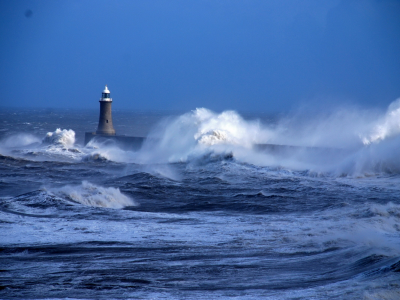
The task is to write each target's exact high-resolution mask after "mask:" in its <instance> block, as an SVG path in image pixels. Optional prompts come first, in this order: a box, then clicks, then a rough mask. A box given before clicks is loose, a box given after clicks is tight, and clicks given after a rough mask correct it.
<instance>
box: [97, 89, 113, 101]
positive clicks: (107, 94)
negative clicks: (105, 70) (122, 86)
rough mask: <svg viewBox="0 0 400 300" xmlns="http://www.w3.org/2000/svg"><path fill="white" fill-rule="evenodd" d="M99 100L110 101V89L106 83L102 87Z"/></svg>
mask: <svg viewBox="0 0 400 300" xmlns="http://www.w3.org/2000/svg"><path fill="white" fill-rule="evenodd" d="M100 101H107V102H111V101H112V99H111V98H110V91H109V89H108V87H107V85H106V87H105V88H104V90H103V93H102V94H101V98H100Z"/></svg>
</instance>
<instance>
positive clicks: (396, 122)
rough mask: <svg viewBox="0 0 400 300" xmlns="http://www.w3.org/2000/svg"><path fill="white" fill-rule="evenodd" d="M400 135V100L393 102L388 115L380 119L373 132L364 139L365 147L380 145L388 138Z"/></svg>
mask: <svg viewBox="0 0 400 300" xmlns="http://www.w3.org/2000/svg"><path fill="white" fill-rule="evenodd" d="M399 134H400V98H399V99H397V100H396V101H393V102H392V103H391V104H390V105H389V108H388V110H387V112H386V114H385V115H384V116H383V117H381V118H379V119H378V120H377V121H376V122H375V125H374V127H373V129H372V130H371V132H370V133H369V134H368V135H367V136H364V137H361V138H362V141H363V143H364V144H365V145H369V144H371V143H378V142H380V141H383V140H384V139H386V138H389V137H393V136H396V135H399Z"/></svg>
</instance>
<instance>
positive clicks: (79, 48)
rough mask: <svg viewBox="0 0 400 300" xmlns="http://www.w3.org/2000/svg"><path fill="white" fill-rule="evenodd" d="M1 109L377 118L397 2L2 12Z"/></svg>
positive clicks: (55, 7)
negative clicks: (347, 109) (363, 113)
mask: <svg viewBox="0 0 400 300" xmlns="http://www.w3.org/2000/svg"><path fill="white" fill-rule="evenodd" d="M0 14H1V18H0V20H1V21H0V35H1V37H2V38H1V56H0V66H1V72H0V80H1V83H2V84H1V85H2V97H1V101H0V107H32V108H34V107H38V108H39V107H51V108H89V109H98V102H97V101H98V99H99V97H100V95H101V91H102V89H103V87H104V84H108V86H109V88H110V90H111V93H112V97H113V99H114V103H113V109H132V110H182V111H187V110H191V109H194V108H196V107H206V108H209V109H212V110H217V111H220V110H226V109H234V110H238V111H251V112H282V111H287V110H290V109H292V108H295V107H298V106H300V105H302V104H304V103H312V104H313V105H316V106H319V107H326V106H328V105H338V104H343V103H344V104H352V105H353V104H355V105H360V106H367V107H378V108H386V107H387V106H388V105H389V104H390V103H391V102H392V101H394V100H395V99H396V98H398V97H400V18H399V16H400V1H397V0H327V1H319V0H304V1H290V0H271V1H266V0H252V1H235V0H232V1H227V0H202V1H177V0H173V1H160V0H154V1H145V0H138V1H129V0H119V1H105V0H87V1H77V0H71V1H50V0H42V1H39V0H32V1H27V0H22V1H1V2H0Z"/></svg>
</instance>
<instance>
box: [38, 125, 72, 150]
mask: <svg viewBox="0 0 400 300" xmlns="http://www.w3.org/2000/svg"><path fill="white" fill-rule="evenodd" d="M42 142H43V144H50V145H57V146H63V147H65V148H69V147H72V146H73V145H74V143H75V131H73V130H72V129H69V130H67V129H62V130H61V129H60V128H57V129H56V131H54V132H48V133H47V134H46V136H45V137H44V138H43V140H42Z"/></svg>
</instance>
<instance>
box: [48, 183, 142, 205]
mask: <svg viewBox="0 0 400 300" xmlns="http://www.w3.org/2000/svg"><path fill="white" fill-rule="evenodd" d="M48 191H49V192H50V193H52V194H54V195H57V196H59V197H64V198H67V199H68V200H71V201H73V202H77V203H81V204H83V205H87V206H93V207H106V208H115V209H120V208H124V207H127V206H136V205H137V204H136V202H135V201H133V200H132V199H131V198H130V197H128V196H126V195H124V194H122V193H121V191H120V190H119V188H113V187H108V188H107V187H102V186H98V185H95V184H92V183H90V182H87V181H83V182H82V184H81V185H66V186H64V187H60V188H51V189H48Z"/></svg>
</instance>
